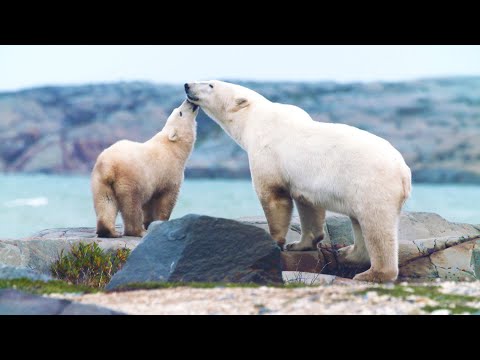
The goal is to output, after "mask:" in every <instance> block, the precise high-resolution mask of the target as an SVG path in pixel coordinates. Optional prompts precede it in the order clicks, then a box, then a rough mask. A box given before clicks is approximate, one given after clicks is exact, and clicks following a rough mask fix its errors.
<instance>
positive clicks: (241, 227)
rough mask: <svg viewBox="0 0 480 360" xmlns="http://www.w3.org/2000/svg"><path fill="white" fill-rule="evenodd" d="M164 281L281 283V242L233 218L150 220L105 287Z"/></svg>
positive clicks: (186, 217)
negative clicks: (137, 242) (118, 269)
mask: <svg viewBox="0 0 480 360" xmlns="http://www.w3.org/2000/svg"><path fill="white" fill-rule="evenodd" d="M163 281H168V282H173V281H178V282H234V283H249V282H254V283H259V284H267V283H282V273H281V262H280V248H279V247H278V246H277V245H276V243H275V242H274V241H273V239H272V238H271V237H270V235H269V234H267V233H266V232H265V231H264V230H262V229H258V228H257V227H255V226H251V225H246V224H242V223H240V222H238V221H235V220H229V219H222V218H214V217H210V216H201V215H186V216H184V217H182V218H180V219H175V220H171V221H168V222H163V223H157V222H155V223H152V224H151V225H150V227H149V232H148V234H147V235H146V236H145V237H144V239H143V241H142V242H141V243H140V244H139V245H138V246H137V247H136V248H135V250H134V251H133V252H132V253H131V254H130V256H129V258H128V260H127V262H126V263H125V265H124V266H123V268H122V269H121V270H120V271H119V272H118V273H116V274H115V275H114V276H113V277H112V280H111V281H110V283H109V284H108V285H107V287H106V288H107V290H112V289H117V288H119V287H121V286H124V285H126V284H129V283H144V282H163Z"/></svg>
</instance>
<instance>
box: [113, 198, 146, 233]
mask: <svg viewBox="0 0 480 360" xmlns="http://www.w3.org/2000/svg"><path fill="white" fill-rule="evenodd" d="M118 203H119V205H120V213H121V214H122V219H123V224H124V226H125V230H124V233H123V235H124V236H137V237H143V236H144V235H145V234H146V231H145V229H144V228H143V210H142V203H141V201H140V197H139V196H138V195H136V194H135V193H127V194H125V195H121V196H119V198H118Z"/></svg>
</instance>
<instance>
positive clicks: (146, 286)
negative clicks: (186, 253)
mask: <svg viewBox="0 0 480 360" xmlns="http://www.w3.org/2000/svg"><path fill="white" fill-rule="evenodd" d="M261 286H268V287H274V288H282V289H295V288H304V287H310V286H313V285H307V284H302V283H290V284H268V285H259V284H255V283H221V282H161V281H158V282H156V281H149V282H144V283H130V284H126V285H123V286H120V287H119V288H117V289H115V291H130V290H152V289H170V288H176V287H190V288H196V289H214V288H258V287H261Z"/></svg>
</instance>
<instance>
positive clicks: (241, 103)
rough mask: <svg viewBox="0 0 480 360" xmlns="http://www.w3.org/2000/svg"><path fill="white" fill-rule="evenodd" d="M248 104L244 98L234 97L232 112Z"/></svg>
mask: <svg viewBox="0 0 480 360" xmlns="http://www.w3.org/2000/svg"><path fill="white" fill-rule="evenodd" d="M248 105H250V103H249V102H248V100H247V99H245V98H237V99H235V107H234V108H233V112H235V111H238V110H240V109H243V108H245V107H247V106H248Z"/></svg>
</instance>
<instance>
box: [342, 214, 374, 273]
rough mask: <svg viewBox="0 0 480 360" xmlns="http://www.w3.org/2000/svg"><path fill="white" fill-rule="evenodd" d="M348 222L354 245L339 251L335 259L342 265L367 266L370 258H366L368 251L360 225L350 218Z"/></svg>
mask: <svg viewBox="0 0 480 360" xmlns="http://www.w3.org/2000/svg"><path fill="white" fill-rule="evenodd" d="M350 220H351V221H352V228H353V235H354V240H355V243H354V244H353V245H349V246H346V247H343V248H341V249H339V250H338V255H337V259H338V261H339V262H340V263H341V264H342V265H352V266H356V267H364V266H369V265H370V257H369V256H368V250H367V247H366V245H365V239H364V238H363V233H362V229H361V227H360V223H359V222H358V221H357V219H355V218H352V217H351V218H350Z"/></svg>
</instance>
